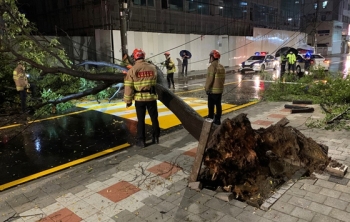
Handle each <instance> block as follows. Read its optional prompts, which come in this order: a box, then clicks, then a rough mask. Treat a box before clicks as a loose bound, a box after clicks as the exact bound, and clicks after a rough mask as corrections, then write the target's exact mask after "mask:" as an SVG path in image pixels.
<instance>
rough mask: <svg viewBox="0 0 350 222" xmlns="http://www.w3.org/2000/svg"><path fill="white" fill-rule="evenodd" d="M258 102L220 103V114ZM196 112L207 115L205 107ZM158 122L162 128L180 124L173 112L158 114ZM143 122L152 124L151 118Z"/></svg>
mask: <svg viewBox="0 0 350 222" xmlns="http://www.w3.org/2000/svg"><path fill="white" fill-rule="evenodd" d="M258 102H259V101H254V102H250V103H247V104H243V105H241V106H236V105H230V104H222V114H225V113H229V112H231V111H234V110H238V109H242V108H244V107H247V106H250V105H253V104H255V103H258ZM191 105H193V104H191ZM196 112H197V113H198V114H199V115H200V116H202V117H203V116H206V115H208V109H207V108H204V109H200V110H196ZM135 115H136V114H135ZM158 122H159V127H160V128H162V129H169V128H171V127H174V126H177V125H180V124H182V123H181V122H180V120H179V119H178V118H177V117H176V116H175V115H174V114H170V115H166V116H158ZM145 123H146V124H148V125H152V120H151V119H146V120H145Z"/></svg>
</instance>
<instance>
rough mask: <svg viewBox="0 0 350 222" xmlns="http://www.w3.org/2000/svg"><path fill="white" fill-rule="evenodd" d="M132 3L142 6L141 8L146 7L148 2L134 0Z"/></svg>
mask: <svg viewBox="0 0 350 222" xmlns="http://www.w3.org/2000/svg"><path fill="white" fill-rule="evenodd" d="M132 3H134V5H141V6H146V5H147V3H146V0H132Z"/></svg>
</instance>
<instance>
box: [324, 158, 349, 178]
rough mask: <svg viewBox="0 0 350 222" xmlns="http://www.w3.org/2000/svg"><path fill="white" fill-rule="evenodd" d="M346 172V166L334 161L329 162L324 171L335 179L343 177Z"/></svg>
mask: <svg viewBox="0 0 350 222" xmlns="http://www.w3.org/2000/svg"><path fill="white" fill-rule="evenodd" d="M347 170H348V166H346V165H344V164H342V163H339V162H337V161H335V160H331V161H330V163H329V164H328V166H327V168H326V171H327V172H328V173H329V174H331V175H333V176H337V177H344V175H345V173H346V171H347Z"/></svg>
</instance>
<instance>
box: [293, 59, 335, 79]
mask: <svg viewBox="0 0 350 222" xmlns="http://www.w3.org/2000/svg"><path fill="white" fill-rule="evenodd" d="M305 57H306V54H299V55H297V62H296V70H297V73H298V75H301V74H303V73H305ZM310 60H311V61H310V63H311V66H310V69H318V68H320V67H321V68H324V70H326V71H328V70H329V63H330V61H329V60H328V59H326V58H325V57H323V56H322V55H320V54H312V55H310ZM305 74H308V73H305Z"/></svg>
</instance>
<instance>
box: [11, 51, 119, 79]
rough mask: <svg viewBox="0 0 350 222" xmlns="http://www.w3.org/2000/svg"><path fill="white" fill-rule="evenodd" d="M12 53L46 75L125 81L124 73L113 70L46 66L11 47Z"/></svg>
mask: <svg viewBox="0 0 350 222" xmlns="http://www.w3.org/2000/svg"><path fill="white" fill-rule="evenodd" d="M10 50H11V53H12V54H13V55H14V56H16V57H17V59H18V60H22V61H25V62H27V63H29V64H30V65H31V66H32V67H35V68H38V69H40V70H42V71H43V73H42V74H41V75H42V76H43V75H46V74H49V73H51V74H57V73H64V74H67V75H71V76H74V77H80V78H84V79H89V80H99V81H114V82H115V83H119V82H124V74H123V73H111V72H106V73H100V74H92V73H89V72H82V71H77V70H73V69H70V68H64V67H52V68H49V67H46V66H43V65H40V64H38V63H36V62H34V61H33V60H31V59H28V58H26V57H24V56H22V55H20V54H18V53H17V52H16V51H15V50H13V49H10Z"/></svg>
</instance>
